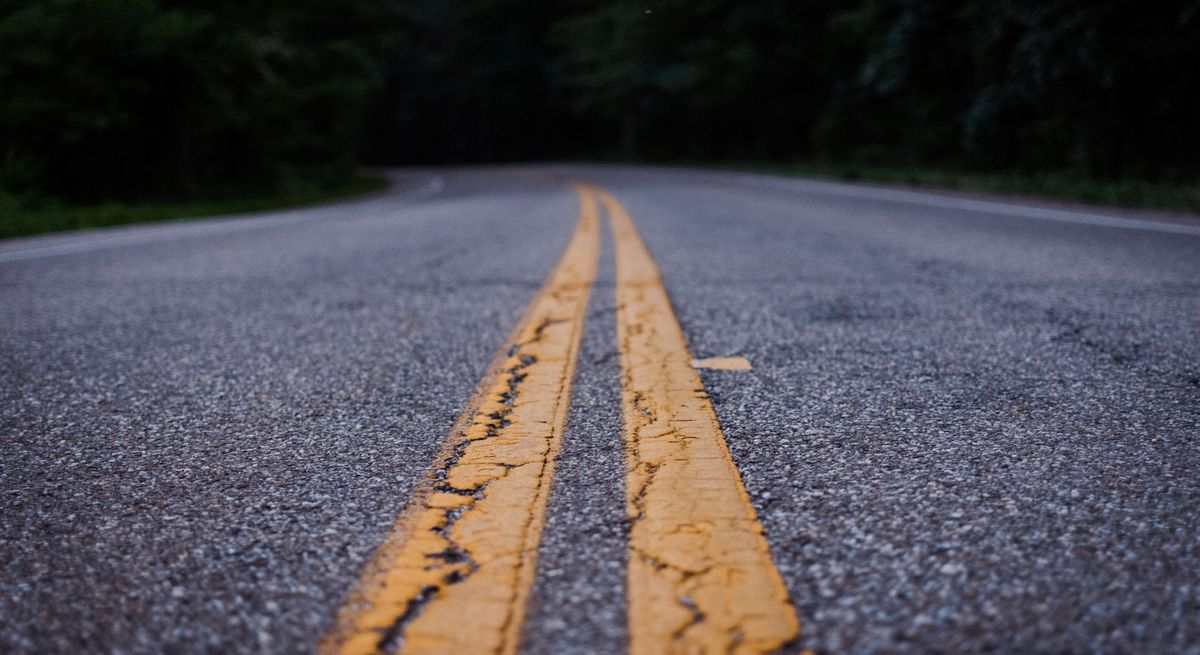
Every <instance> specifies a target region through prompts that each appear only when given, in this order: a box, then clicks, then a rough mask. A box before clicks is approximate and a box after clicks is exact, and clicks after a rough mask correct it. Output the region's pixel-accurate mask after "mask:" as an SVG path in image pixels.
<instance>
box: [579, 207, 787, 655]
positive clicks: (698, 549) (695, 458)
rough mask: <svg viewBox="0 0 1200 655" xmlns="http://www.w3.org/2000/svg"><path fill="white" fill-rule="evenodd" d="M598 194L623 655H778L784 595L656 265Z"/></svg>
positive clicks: (626, 219)
mask: <svg viewBox="0 0 1200 655" xmlns="http://www.w3.org/2000/svg"><path fill="white" fill-rule="evenodd" d="M599 195H600V199H601V201H602V202H603V203H604V206H605V208H606V209H607V211H608V217H609V222H610V224H611V226H612V233H613V237H614V240H615V243H616V259H617V337H618V344H619V348H620V353H621V371H622V380H621V386H622V399H623V404H624V414H625V442H626V449H627V460H626V463H627V467H628V469H627V474H626V485H625V486H626V489H625V493H626V511H627V513H628V519H629V522H630V544H629V571H628V582H629V638H630V651H631V652H632V653H633V654H634V655H647V654H650V653H765V652H770V651H774V650H777V649H779V648H780V647H782V646H785V645H786V644H788V642H790V641H792V640H793V639H795V638H796V636H797V635H798V634H799V630H800V628H799V622H798V621H797V619H796V613H795V610H794V609H793V607H792V606H791V604H790V602H789V601H788V595H787V589H786V588H785V587H784V586H783V580H782V579H781V578H780V576H779V572H778V571H777V570H776V569H775V566H774V564H773V563H772V562H771V555H770V552H769V550H768V546H767V540H766V538H765V536H764V535H763V529H762V526H761V524H759V522H758V518H757V516H756V515H755V512H754V507H753V506H752V505H751V504H750V498H749V496H748V495H747V494H746V489H745V487H743V486H742V480H741V476H740V475H739V473H738V470H737V467H736V466H735V464H734V462H733V459H732V458H731V457H730V455H729V450H728V448H727V447H726V444H725V436H724V434H722V432H721V427H720V425H719V424H718V423H717V417H716V414H715V413H714V411H713V408H712V404H711V403H710V402H709V400H708V396H707V394H706V393H705V392H704V388H703V386H702V384H701V382H700V377H699V376H698V375H697V374H696V371H695V370H693V369H692V367H691V365H690V364H691V357H690V355H689V354H688V349H687V342H686V341H685V339H684V336H683V331H682V330H681V329H680V327H679V322H678V321H677V320H676V318H675V314H674V312H672V310H671V302H670V300H669V299H668V297H667V292H666V289H665V288H664V287H663V283H662V279H661V277H660V275H659V271H658V266H657V265H656V264H655V263H654V259H653V258H652V257H651V255H650V252H649V251H648V250H647V249H646V246H645V244H644V243H643V242H642V239H641V237H640V236H639V235H638V233H637V228H636V227H635V226H634V224H633V220H632V219H631V218H630V216H629V214H628V213H627V212H626V211H625V209H624V208H623V207H622V206H621V205H620V203H618V202H617V201H616V199H615V198H613V197H612V196H611V195H609V194H607V193H605V192H599Z"/></svg>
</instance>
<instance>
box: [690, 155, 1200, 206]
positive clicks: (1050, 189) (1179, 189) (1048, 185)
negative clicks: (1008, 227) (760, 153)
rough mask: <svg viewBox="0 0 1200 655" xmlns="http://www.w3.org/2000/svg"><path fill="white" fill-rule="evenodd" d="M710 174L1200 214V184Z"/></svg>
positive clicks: (788, 170) (841, 169)
mask: <svg viewBox="0 0 1200 655" xmlns="http://www.w3.org/2000/svg"><path fill="white" fill-rule="evenodd" d="M703 165H704V166H705V167H706V168H710V167H711V168H722V169H734V170H742V171H748V172H755V173H776V174H784V175H797V176H811V177H823V178H829V179H835V180H845V181H857V182H881V183H885V184H899V185H905V186H913V187H935V188H942V189H953V190H957V191H980V192H985V193H996V194H1002V195H1013V196H1026V197H1039V198H1047V199H1054V200H1065V201H1069V202H1079V203H1084V204H1092V205H1109V206H1115V207H1129V208H1138V209H1161V210H1169V211H1183V212H1191V213H1196V214H1200V180H1197V181H1196V182H1195V183H1193V184H1165V183H1158V182H1145V181H1141V180H1117V181H1102V180H1093V179H1088V178H1083V177H1079V176H1072V175H1066V174H1061V173H1049V174H1012V173H1009V174H1006V173H973V172H961V171H951V170H945V169H933V168H902V167H896V166H893V167H884V166H858V165H853V164H832V163H812V162H806V163H791V164H772V163H763V162H731V163H727V164H715V165H714V164H708V163H705V164H703Z"/></svg>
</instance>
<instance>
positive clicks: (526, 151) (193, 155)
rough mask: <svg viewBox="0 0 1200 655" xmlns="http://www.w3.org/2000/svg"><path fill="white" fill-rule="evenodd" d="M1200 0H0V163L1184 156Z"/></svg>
mask: <svg viewBox="0 0 1200 655" xmlns="http://www.w3.org/2000/svg"><path fill="white" fill-rule="evenodd" d="M1197 116H1200V0H1190V1H1178V0H1164V1H1163V2H1156V3H1135V2H1132V1H1129V0H1098V1H1097V2H1089V3H1078V2H1066V1H1062V0H1049V1H1047V0H995V1H989V2H976V1H966V2H963V1H955V2H951V1H949V0H857V1H854V2H834V1H832V0H749V1H746V0H736V1H735V0H639V1H635V0H572V1H570V2H563V3H546V2H533V1H523V0H405V1H404V2H394V1H392V0H345V1H341V2H336V3H332V2H320V1H317V0H289V1H288V2H277V1H272V0H259V1H254V2H247V1H245V0H242V1H240V2H232V1H230V0H0V187H2V188H4V189H7V190H8V192H10V193H37V194H48V195H55V196H61V197H67V198H74V199H84V200H87V199H99V198H109V197H133V196H170V195H196V194H204V193H213V192H216V191H220V190H228V189H238V188H249V187H253V188H263V187H270V186H271V185H277V184H279V183H280V181H281V180H286V179H287V178H288V176H293V175H308V176H312V175H316V176H338V175H344V174H345V173H347V172H348V171H350V170H351V169H352V167H353V166H354V165H355V164H356V163H360V162H363V161H367V162H372V163H423V162H439V163H440V162H459V161H462V162H467V161H498V160H514V159H529V158H559V157H604V156H617V157H622V158H626V159H636V158H653V159H729V158H737V159H751V158H754V159H779V160H786V159H797V158H821V159H829V160H844V161H860V162H870V163H881V164H891V165H910V164H911V165H939V166H962V167H971V168H974V169H980V170H1020V171H1043V170H1053V171H1071V172H1076V173H1079V174H1083V175H1088V176H1092V177H1098V178H1127V177H1137V178H1145V179H1157V180H1175V181H1179V180H1194V179H1195V178H1196V176H1197V174H1200V157H1198V156H1197V154H1196V153H1197V152H1198V151H1200V130H1198V129H1197V127H1196V125H1195V122H1196V117H1197Z"/></svg>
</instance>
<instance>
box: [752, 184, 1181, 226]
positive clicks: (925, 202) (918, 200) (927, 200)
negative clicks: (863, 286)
mask: <svg viewBox="0 0 1200 655" xmlns="http://www.w3.org/2000/svg"><path fill="white" fill-rule="evenodd" d="M742 180H743V182H744V183H746V184H748V185H752V186H765V187H770V188H777V189H790V190H792V191H801V192H803V191H809V192H815V193H823V194H827V195H835V196H842V197H847V198H869V199H872V200H887V201H891V202H902V203H906V204H910V205H922V206H926V207H939V208H942V209H957V210H961V211H970V212H978V213H984V214H994V215H999V216H1009V217H1014V216H1015V217H1019V218H1036V219H1041V220H1047V221H1058V222H1062V223H1077V224H1084V225H1098V226H1102V227H1116V228H1124V229H1130V230H1142V231H1148V232H1165V233H1170V234H1186V235H1189V236H1200V226H1198V225H1185V224H1182V223H1167V222H1165V221H1153V220H1141V219H1133V218H1119V217H1117V216H1108V215H1105V214H1094V213H1091V212H1080V211H1070V210H1063V209H1049V208H1046V207H1034V206H1031V205H1019V204H1010V203H1006V202H993V201H989V200H972V199H969V198H955V197H952V196H942V195H937V194H933V193H922V192H919V191H907V190H903V189H881V188H878V187H870V186H860V185H856V184H846V183H842V182H826V181H819V180H809V179H794V180H793V179H787V178H779V177H769V176H763V175H755V174H753V173H745V174H742Z"/></svg>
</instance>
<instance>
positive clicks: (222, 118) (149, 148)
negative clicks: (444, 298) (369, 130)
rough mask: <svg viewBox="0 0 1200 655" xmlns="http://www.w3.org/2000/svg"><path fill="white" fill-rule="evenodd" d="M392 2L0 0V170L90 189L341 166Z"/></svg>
mask: <svg viewBox="0 0 1200 655" xmlns="http://www.w3.org/2000/svg"><path fill="white" fill-rule="evenodd" d="M389 7H390V4H389V3H387V2H383V1H381V0H349V1H346V0H339V2H336V3H333V2H322V1H320V0H290V1H289V2H229V1H228V0H192V1H190V2H167V1H165V0H0V89H3V92H2V93H0V157H3V160H2V161H3V164H2V165H3V169H2V174H3V178H0V179H2V181H3V184H4V186H5V187H7V188H8V189H10V190H11V191H13V192H16V193H34V194H52V195H56V196H64V197H70V198H75V199H83V200H98V199H104V198H112V197H118V198H120V197H131V196H177V195H181V194H182V195H192V194H196V193H200V192H204V193H208V194H211V193H213V192H216V191H224V192H236V191H241V190H245V189H274V188H276V187H278V186H279V185H280V184H281V182H282V181H284V180H285V178H287V177H288V176H292V175H306V176H311V175H318V176H333V177H344V176H345V175H346V174H347V173H348V172H349V171H350V170H351V167H352V166H353V164H354V162H355V161H356V159H357V157H358V155H359V150H360V148H359V146H360V145H361V144H360V140H361V138H362V134H361V131H362V129H363V127H364V122H363V120H362V116H363V114H364V112H365V109H366V104H367V102H368V100H369V99H370V98H371V94H372V92H373V91H375V90H376V89H377V88H378V87H379V85H380V83H381V66H380V60H381V58H382V54H383V50H384V45H385V38H387V37H388V36H389V35H390V34H392V33H393V31H394V25H393V18H392V15H393V12H392V11H391V10H390V8H389Z"/></svg>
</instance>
